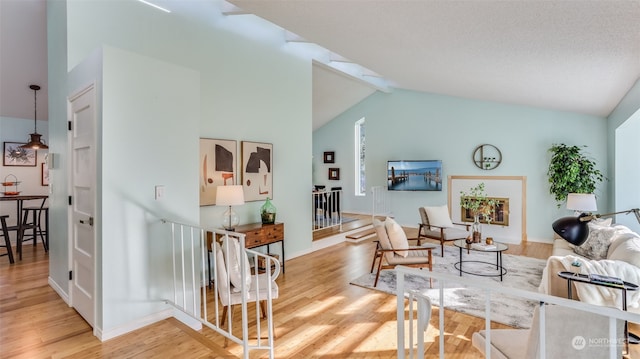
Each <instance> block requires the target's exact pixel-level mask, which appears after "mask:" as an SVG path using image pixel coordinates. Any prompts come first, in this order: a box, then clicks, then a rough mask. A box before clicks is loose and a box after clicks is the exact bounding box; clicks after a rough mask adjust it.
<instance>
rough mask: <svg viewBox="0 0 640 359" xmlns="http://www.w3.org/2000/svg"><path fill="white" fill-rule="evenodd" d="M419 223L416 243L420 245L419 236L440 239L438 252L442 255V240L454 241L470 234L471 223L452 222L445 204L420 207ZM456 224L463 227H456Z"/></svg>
mask: <svg viewBox="0 0 640 359" xmlns="http://www.w3.org/2000/svg"><path fill="white" fill-rule="evenodd" d="M418 211H419V212H420V219H421V223H418V225H419V227H418V245H420V242H421V241H420V238H423V237H424V238H431V239H437V240H439V241H440V254H441V256H442V257H444V242H445V241H454V240H456V239H465V238H467V237H469V236H470V235H471V233H470V232H469V227H471V224H467V223H453V222H451V218H450V216H449V210H448V209H447V206H446V205H444V206H438V207H420V208H418ZM454 225H456V226H461V227H465V229H462V228H456V227H454Z"/></svg>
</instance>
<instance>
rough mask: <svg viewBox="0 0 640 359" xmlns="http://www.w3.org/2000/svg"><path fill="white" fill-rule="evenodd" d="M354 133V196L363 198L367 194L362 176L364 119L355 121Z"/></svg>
mask: <svg viewBox="0 0 640 359" xmlns="http://www.w3.org/2000/svg"><path fill="white" fill-rule="evenodd" d="M354 130H355V131H354V133H355V137H354V139H355V141H354V142H355V156H354V157H355V159H356V163H355V167H356V168H355V174H356V175H355V178H356V185H355V189H356V191H355V192H356V193H355V195H356V196H364V195H366V193H367V190H366V184H367V183H366V180H365V174H364V154H365V141H364V139H365V132H364V117H363V118H361V119H359V120H358V121H356V125H355V127H354Z"/></svg>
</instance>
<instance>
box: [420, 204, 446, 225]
mask: <svg viewBox="0 0 640 359" xmlns="http://www.w3.org/2000/svg"><path fill="white" fill-rule="evenodd" d="M424 210H425V211H426V212H427V217H429V224H430V225H432V226H438V227H446V228H449V227H453V222H451V217H450V216H449V208H448V207H447V205H446V204H445V205H442V206H435V207H424Z"/></svg>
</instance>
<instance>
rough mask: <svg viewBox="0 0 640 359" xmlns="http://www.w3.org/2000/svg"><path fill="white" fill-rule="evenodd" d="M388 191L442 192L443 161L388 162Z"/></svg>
mask: <svg viewBox="0 0 640 359" xmlns="http://www.w3.org/2000/svg"><path fill="white" fill-rule="evenodd" d="M387 189H388V190H389V191H442V161H441V160H402V161H387Z"/></svg>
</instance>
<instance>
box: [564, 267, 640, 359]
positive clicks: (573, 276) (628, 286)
mask: <svg viewBox="0 0 640 359" xmlns="http://www.w3.org/2000/svg"><path fill="white" fill-rule="evenodd" d="M558 276H559V277H560V278H563V279H566V280H567V293H568V294H567V296H568V297H569V299H573V293H572V290H571V282H577V283H584V284H591V285H599V286H602V287H607V288H612V289H620V290H621V291H622V310H623V311H625V312H626V311H627V291H628V290H632V291H633V290H638V285H637V284H633V283H629V282H624V281H623V284H622V285H620V284H614V283H606V282H600V281H593V280H591V278H590V277H589V275H587V274H580V273H573V272H565V271H562V272H558ZM624 335H625V350H626V351H627V353H629V343H630V342H631V341H630V340H631V339H632V340H633V344H638V339H639V338H638V336H637V335H635V334H633V333H629V328H628V322H627V321H626V320H625V322H624Z"/></svg>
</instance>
